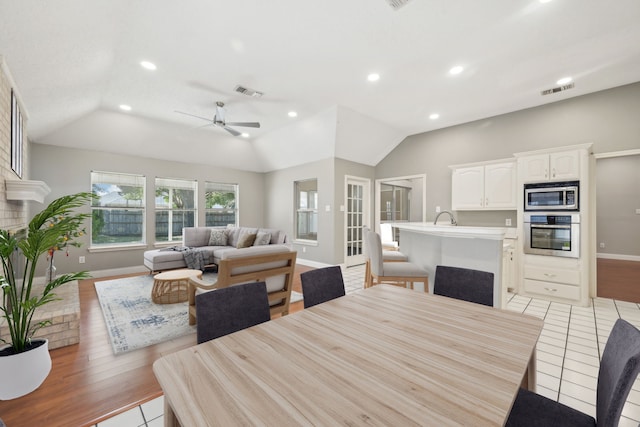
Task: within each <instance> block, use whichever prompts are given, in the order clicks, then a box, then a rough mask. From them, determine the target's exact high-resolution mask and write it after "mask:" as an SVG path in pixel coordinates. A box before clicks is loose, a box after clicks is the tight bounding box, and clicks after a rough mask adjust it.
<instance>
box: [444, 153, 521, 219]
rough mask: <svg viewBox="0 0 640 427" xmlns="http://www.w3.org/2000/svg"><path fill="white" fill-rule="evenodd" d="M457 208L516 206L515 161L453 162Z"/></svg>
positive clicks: (454, 204) (453, 193)
mask: <svg viewBox="0 0 640 427" xmlns="http://www.w3.org/2000/svg"><path fill="white" fill-rule="evenodd" d="M451 169H452V170H453V172H452V175H451V190H452V191H451V208H452V209H453V210H458V211H459V210H515V209H516V164H515V161H504V162H499V163H493V162H492V163H482V164H474V165H461V166H451Z"/></svg>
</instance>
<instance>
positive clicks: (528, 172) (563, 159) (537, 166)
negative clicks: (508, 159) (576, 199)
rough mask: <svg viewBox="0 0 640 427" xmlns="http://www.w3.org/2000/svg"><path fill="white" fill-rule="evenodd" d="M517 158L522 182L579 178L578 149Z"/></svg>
mask: <svg viewBox="0 0 640 427" xmlns="http://www.w3.org/2000/svg"><path fill="white" fill-rule="evenodd" d="M519 160H520V162H519V165H518V167H519V168H522V170H521V176H522V180H523V182H541V181H566V180H572V179H580V152H579V151H578V150H572V151H562V152H557V153H549V154H537V155H532V156H523V157H521V158H520V159H519Z"/></svg>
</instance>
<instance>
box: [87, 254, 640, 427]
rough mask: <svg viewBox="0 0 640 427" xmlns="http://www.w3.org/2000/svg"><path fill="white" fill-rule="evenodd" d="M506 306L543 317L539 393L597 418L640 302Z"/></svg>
mask: <svg viewBox="0 0 640 427" xmlns="http://www.w3.org/2000/svg"><path fill="white" fill-rule="evenodd" d="M342 271H343V277H344V282H345V288H346V291H347V293H349V292H353V291H355V290H358V289H362V283H363V280H364V266H357V267H349V268H345V267H344V266H343V268H342ZM507 309H508V310H513V311H517V312H519V313H525V314H530V315H532V316H537V317H540V318H542V319H544V328H543V330H542V334H541V336H540V339H539V341H538V346H537V354H536V357H537V360H536V361H537V388H536V391H537V392H538V393H540V394H542V395H544V396H547V397H549V398H551V399H553V400H558V401H560V402H562V403H564V404H565V405H568V406H571V407H573V408H575V409H578V410H580V411H583V412H585V413H588V414H590V415H592V416H595V399H596V385H597V377H598V366H599V363H600V356H601V355H602V351H603V349H604V346H605V344H606V342H607V337H608V336H609V333H610V332H611V328H612V327H613V324H614V323H615V321H616V319H618V318H620V317H621V318H624V319H626V320H628V321H629V322H631V323H632V324H634V325H635V326H636V327H640V305H639V304H635V303H630V302H624V301H616V300H611V299H605V298H596V299H594V300H593V301H592V305H591V306H590V307H577V306H572V305H569V304H558V303H552V302H549V301H545V300H540V299H535V298H527V297H523V296H520V295H516V294H509V298H508V304H507ZM163 408H164V398H163V397H162V396H161V397H159V398H157V399H154V400H152V401H150V402H147V403H144V404H142V405H141V406H139V407H137V408H135V409H132V410H129V411H127V412H124V413H122V414H119V415H116V416H114V417H112V418H109V419H108V420H106V421H104V422H101V423H99V424H97V426H99V427H108V426H113V427H115V426H117V427H141V426H143V427H156V426H162V425H163V422H164V420H163V416H162V414H163ZM638 422H640V380H636V382H635V384H634V386H633V389H632V390H631V393H630V395H629V399H628V401H627V403H626V405H625V407H624V409H623V411H622V419H621V420H620V427H631V426H633V427H637V426H638Z"/></svg>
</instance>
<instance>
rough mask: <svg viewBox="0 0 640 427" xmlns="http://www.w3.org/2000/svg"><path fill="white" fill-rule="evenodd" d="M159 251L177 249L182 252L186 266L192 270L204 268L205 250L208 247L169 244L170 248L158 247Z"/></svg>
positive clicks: (206, 250)
mask: <svg viewBox="0 0 640 427" xmlns="http://www.w3.org/2000/svg"><path fill="white" fill-rule="evenodd" d="M160 250H161V251H177V252H182V255H183V256H184V262H186V263H187V268H191V269H194V270H204V265H205V264H204V258H205V252H208V251H209V250H208V249H204V248H190V247H188V246H171V247H170V248H164V249H160Z"/></svg>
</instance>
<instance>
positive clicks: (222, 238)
mask: <svg viewBox="0 0 640 427" xmlns="http://www.w3.org/2000/svg"><path fill="white" fill-rule="evenodd" d="M209 246H227V230H224V229H220V228H214V229H212V230H211V236H210V237H209Z"/></svg>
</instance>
